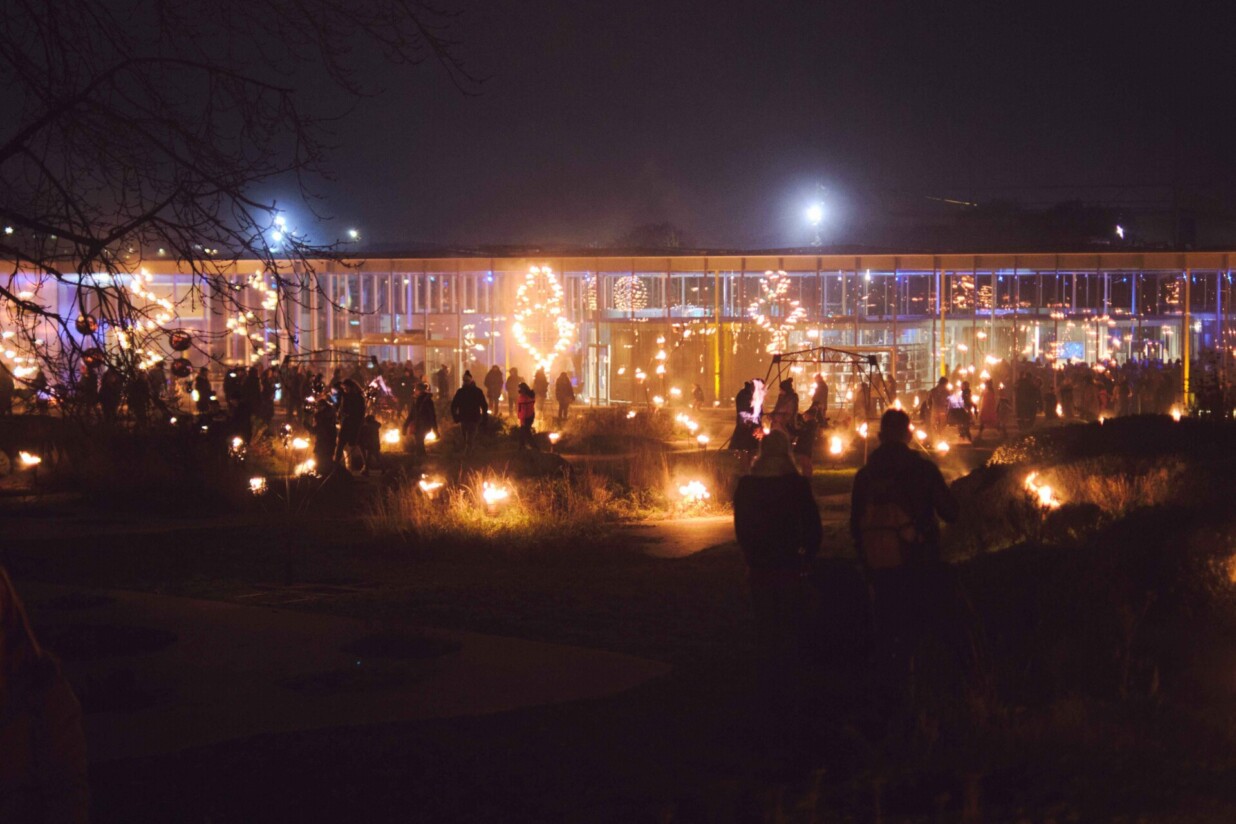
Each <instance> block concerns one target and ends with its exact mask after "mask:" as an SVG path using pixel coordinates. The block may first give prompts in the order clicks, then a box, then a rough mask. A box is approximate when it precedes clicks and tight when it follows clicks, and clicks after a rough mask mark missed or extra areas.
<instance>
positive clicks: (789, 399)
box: [768, 378, 798, 437]
mask: <svg viewBox="0 0 1236 824" xmlns="http://www.w3.org/2000/svg"><path fill="white" fill-rule="evenodd" d="M779 388H780V390H781V394H779V395H778V396H777V403H776V405H775V406H774V407H773V411H772V414H771V415H769V416H768V417H769V425H770V426H771V427H772V428H773V429H780V430H782V431H784V432H786V433H788V434H789V435H790V436H791V437H792V436H793V435H794V426H795V425H796V424H797V423H798V393H797V392H795V391H794V381H793V380H791V379H790V378H786V379H785V380H783V381H781V383H780V384H779Z"/></svg>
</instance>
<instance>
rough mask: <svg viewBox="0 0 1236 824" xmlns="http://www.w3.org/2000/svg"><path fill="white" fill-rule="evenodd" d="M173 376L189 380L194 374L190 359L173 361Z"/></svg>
mask: <svg viewBox="0 0 1236 824" xmlns="http://www.w3.org/2000/svg"><path fill="white" fill-rule="evenodd" d="M172 374H173V375H175V376H176V377H178V378H187V377H189V376H190V375H192V374H193V364H192V363H191V362H190V361H189V359H188V358H176V360H174V361H172Z"/></svg>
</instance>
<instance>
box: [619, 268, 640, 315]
mask: <svg viewBox="0 0 1236 824" xmlns="http://www.w3.org/2000/svg"><path fill="white" fill-rule="evenodd" d="M614 308H615V309H618V310H620V311H623V312H633V311H634V312H638V311H639V310H640V309H647V308H648V288H647V287H646V286H644V279H643V278H641V277H638V276H636V275H623V276H622V277H620V278H618V279H617V280H616V281H614Z"/></svg>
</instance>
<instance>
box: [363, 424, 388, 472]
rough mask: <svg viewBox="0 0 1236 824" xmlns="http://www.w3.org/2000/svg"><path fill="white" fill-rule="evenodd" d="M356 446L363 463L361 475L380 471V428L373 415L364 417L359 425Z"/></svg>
mask: <svg viewBox="0 0 1236 824" xmlns="http://www.w3.org/2000/svg"><path fill="white" fill-rule="evenodd" d="M357 445H358V446H359V447H360V452H361V457H362V458H363V460H364V461H365V469H364V471H363V472H362V473H361V474H362V475H368V474H369V470H371V469H380V468H381V465H382V428H381V427H380V426H379V425H378V419H377V418H376V417H374V416H373V415H366V416H365V420H364V421H363V422H362V423H361V428H360V436H359V438H357Z"/></svg>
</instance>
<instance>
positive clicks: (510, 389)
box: [506, 366, 524, 415]
mask: <svg viewBox="0 0 1236 824" xmlns="http://www.w3.org/2000/svg"><path fill="white" fill-rule="evenodd" d="M523 382H524V380H523V378H521V377H519V370H518V369H516V368H515V367H514V366H512V367H511V369H510V371H509V372H507V374H506V414H508V415H514V414H515V399H516V397H517V396H518V395H519V386H520V384H522V383H523Z"/></svg>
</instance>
